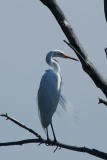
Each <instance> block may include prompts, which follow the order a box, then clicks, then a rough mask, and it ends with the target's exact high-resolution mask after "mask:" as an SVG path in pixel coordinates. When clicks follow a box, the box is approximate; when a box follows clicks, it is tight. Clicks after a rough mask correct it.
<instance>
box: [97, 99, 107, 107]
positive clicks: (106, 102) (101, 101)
mask: <svg viewBox="0 0 107 160" xmlns="http://www.w3.org/2000/svg"><path fill="white" fill-rule="evenodd" d="M101 103H103V104H104V105H106V106H107V101H105V100H103V99H102V98H99V102H98V104H101Z"/></svg>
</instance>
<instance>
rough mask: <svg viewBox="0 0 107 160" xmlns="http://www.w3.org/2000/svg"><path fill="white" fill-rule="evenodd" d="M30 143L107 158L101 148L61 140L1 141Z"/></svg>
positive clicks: (12, 143) (9, 144)
mask: <svg viewBox="0 0 107 160" xmlns="http://www.w3.org/2000/svg"><path fill="white" fill-rule="evenodd" d="M30 143H38V144H46V145H47V146H56V147H57V148H58V147H59V148H64V149H68V150H72V151H78V152H84V153H88V154H91V155H93V156H96V157H98V158H101V159H106V160H107V153H104V152H101V151H99V150H96V149H90V148H87V147H77V146H70V145H66V144H62V143H60V142H55V143H54V141H51V140H49V141H47V140H45V139H42V138H40V139H39V138H38V139H24V140H21V141H14V142H5V143H0V147H3V146H14V145H23V144H30ZM55 151H56V150H55Z"/></svg>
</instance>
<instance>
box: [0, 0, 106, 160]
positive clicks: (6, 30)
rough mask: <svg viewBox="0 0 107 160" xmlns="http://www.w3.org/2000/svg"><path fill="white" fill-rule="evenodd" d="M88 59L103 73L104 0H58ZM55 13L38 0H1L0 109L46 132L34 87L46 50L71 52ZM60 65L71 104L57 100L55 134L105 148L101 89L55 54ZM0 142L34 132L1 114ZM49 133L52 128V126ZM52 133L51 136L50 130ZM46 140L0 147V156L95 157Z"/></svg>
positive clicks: (64, 90)
mask: <svg viewBox="0 0 107 160" xmlns="http://www.w3.org/2000/svg"><path fill="white" fill-rule="evenodd" d="M57 2H58V3H59V5H60V7H61V8H62V9H63V11H64V13H65V15H66V17H67V18H68V20H69V22H70V24H71V25H72V27H73V29H74V31H75V33H76V34H77V36H78V38H79V40H80V42H81V43H82V45H83V46H84V48H85V50H86V51H87V53H88V55H89V57H90V59H91V60H92V61H93V63H94V64H95V65H96V67H97V69H98V70H99V71H100V72H101V74H102V76H104V77H105V78H106V66H107V59H106V56H105V52H104V48H105V47H107V37H106V35H107V23H106V21H105V17H104V10H103V1H102V0H95V1H93V0H91V1H89V0H81V1H78V0H67V1H65V0H57ZM64 39H66V37H65V35H64V34H63V32H62V31H61V29H60V27H59V25H58V24H57V22H56V20H55V18H54V17H53V15H52V14H51V12H50V11H49V9H48V8H47V7H46V6H44V5H43V4H42V3H41V2H40V1H39V0H18V1H16V0H9V1H8V0H0V113H8V114H9V115H10V116H12V117H14V118H15V119H17V120H19V121H20V122H22V123H24V124H25V125H27V126H28V127H31V128H32V129H34V130H35V131H36V132H38V133H39V134H40V135H41V136H42V137H43V138H46V135H45V133H44V130H43V129H42V127H41V124H40V120H39V117H38V110H37V92H38V88H39V84H40V80H41V77H42V75H43V73H44V72H45V70H46V69H48V68H49V66H48V65H47V64H46V62H45V57H46V54H47V53H48V52H49V51H50V50H53V49H59V50H62V51H64V52H66V53H67V54H69V55H72V56H73V57H76V55H75V53H74V52H73V51H72V50H71V49H70V48H68V46H67V45H66V44H64V42H63V40H64ZM57 60H58V61H59V63H60V66H61V71H62V79H63V85H62V94H63V95H64V96H65V98H66V99H67V101H68V102H69V106H70V107H71V112H70V113H68V112H65V111H63V110H62V109H61V108H60V107H59V106H58V111H57V113H55V115H54V116H53V126H54V129H55V133H56V137H57V139H58V140H59V141H60V142H62V143H65V144H69V145H76V146H86V147H89V148H95V149H98V150H101V151H104V152H106V149H107V142H106V140H105V139H106V135H107V128H106V125H105V124H106V123H105V122H106V120H107V108H106V107H105V106H104V105H103V104H101V105H98V97H101V98H104V99H105V96H104V94H103V93H102V92H101V91H100V90H99V89H98V88H96V86H95V84H94V83H93V81H92V80H91V79H90V77H89V76H88V75H87V74H86V73H84V72H83V70H82V67H81V64H80V63H77V62H72V61H70V60H63V59H57ZM0 127H1V129H0V142H7V141H16V140H21V139H27V138H35V137H34V136H32V135H31V134H30V133H28V132H27V131H25V130H24V129H22V128H20V127H18V126H16V125H15V124H13V123H11V122H10V121H6V120H5V119H4V118H0ZM50 135H51V132H50ZM51 138H52V136H51ZM54 149H55V148H54V147H47V146H45V145H40V146H38V144H28V145H24V146H11V147H1V148H0V157H1V159H3V160H6V159H7V158H8V159H11V160H13V159H15V160H19V159H26V160H29V159H32V160H35V159H38V160H39V159H49V160H58V159H62V160H65V158H67V159H68V160H70V159H78V160H86V159H90V160H97V159H99V158H96V157H94V156H91V155H88V154H84V153H79V152H74V151H69V150H64V149H61V150H58V151H56V152H55V153H53V151H54Z"/></svg>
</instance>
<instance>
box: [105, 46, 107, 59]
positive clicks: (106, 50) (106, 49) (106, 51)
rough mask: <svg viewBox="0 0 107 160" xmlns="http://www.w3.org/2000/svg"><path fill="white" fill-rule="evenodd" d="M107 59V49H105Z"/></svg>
mask: <svg viewBox="0 0 107 160" xmlns="http://www.w3.org/2000/svg"><path fill="white" fill-rule="evenodd" d="M105 53H106V58H107V48H105Z"/></svg>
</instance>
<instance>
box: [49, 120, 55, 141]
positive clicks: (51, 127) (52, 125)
mask: <svg viewBox="0 0 107 160" xmlns="http://www.w3.org/2000/svg"><path fill="white" fill-rule="evenodd" d="M50 124H51V128H52V132H53V136H54V143H56V142H57V140H56V136H55V132H54V129H53V125H52V122H51V123H50Z"/></svg>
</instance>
